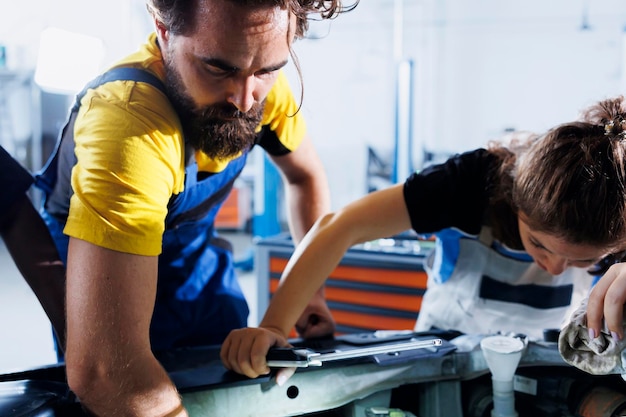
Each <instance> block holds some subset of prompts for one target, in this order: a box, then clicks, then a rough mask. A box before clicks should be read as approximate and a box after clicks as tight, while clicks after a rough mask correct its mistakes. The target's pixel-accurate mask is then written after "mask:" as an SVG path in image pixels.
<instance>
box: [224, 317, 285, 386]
mask: <svg viewBox="0 0 626 417" xmlns="http://www.w3.org/2000/svg"><path fill="white" fill-rule="evenodd" d="M273 346H277V347H290V346H291V345H290V344H289V342H287V339H286V338H285V337H284V336H283V335H282V333H281V332H280V331H278V330H275V329H270V328H263V327H258V328H257V327H246V328H243V329H236V330H233V331H231V332H230V334H229V335H228V337H227V338H226V340H225V341H224V343H223V344H222V349H221V351H220V358H221V359H222V362H223V363H224V366H225V367H226V368H227V369H230V370H232V371H235V372H237V373H239V374H243V375H246V376H248V377H250V378H256V377H258V376H259V375H265V374H268V373H269V372H270V368H269V366H267V360H266V359H265V357H266V356H267V352H268V351H269V349H270V348H271V347H273ZM291 374H293V370H292V371H291V372H289V371H285V372H282V375H283V376H282V377H280V378H279V376H280V375H278V376H277V382H278V383H279V385H281V382H283V383H284V382H285V381H286V380H287V379H288V378H289V376H291Z"/></svg>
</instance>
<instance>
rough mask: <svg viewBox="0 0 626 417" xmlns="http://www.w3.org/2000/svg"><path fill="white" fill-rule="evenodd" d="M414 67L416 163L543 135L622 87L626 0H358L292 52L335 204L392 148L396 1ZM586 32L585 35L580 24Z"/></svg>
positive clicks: (355, 192)
mask: <svg viewBox="0 0 626 417" xmlns="http://www.w3.org/2000/svg"><path fill="white" fill-rule="evenodd" d="M399 3H400V4H402V6H403V13H402V19H401V22H402V27H403V36H402V38H401V39H402V42H401V45H402V53H401V54H400V55H401V56H403V57H405V58H407V59H410V60H412V61H413V63H414V76H415V79H414V82H415V87H414V91H413V99H414V119H413V130H412V133H413V141H414V143H413V145H414V155H413V162H414V164H415V165H416V167H417V168H419V166H420V164H421V160H422V149H426V150H429V151H435V152H441V153H453V152H458V151H462V150H466V149H471V148H474V147H478V146H481V145H483V144H484V143H486V141H488V140H490V139H495V138H498V137H499V136H501V135H502V134H503V132H504V130H505V129H510V128H512V129H518V130H534V131H543V130H545V129H547V128H549V127H551V126H553V125H555V124H558V123H562V122H566V121H570V120H572V119H574V118H576V117H577V115H578V112H579V110H581V109H582V108H583V107H585V106H586V105H588V104H590V103H592V102H593V101H595V100H599V99H602V98H605V97H608V96H614V95H617V94H620V93H622V92H623V91H624V88H623V87H624V78H625V73H626V70H625V68H624V56H625V55H626V54H625V53H624V44H623V42H624V41H623V39H625V38H624V27H625V26H626V2H624V1H622V0H593V1H589V0H585V1H583V0H577V1H572V0H551V1H544V0H527V1H513V0H404V1H402V2H400V1H394V0H377V1H374V0H369V1H368V0H362V1H361V3H360V4H359V5H358V7H357V8H356V9H355V10H354V11H352V12H350V13H349V14H347V15H344V16H340V17H339V18H338V19H337V20H336V21H334V22H333V23H332V25H330V32H329V34H328V36H327V37H326V38H324V39H321V40H303V41H300V43H299V44H297V50H298V53H299V56H300V58H301V61H302V65H303V68H304V72H305V84H306V86H305V98H304V103H305V105H304V108H305V111H306V114H307V117H308V120H309V124H310V131H311V133H312V135H313V137H314V139H315V140H316V141H317V142H318V148H319V149H320V151H321V153H322V158H323V160H324V162H325V164H326V167H327V169H328V171H329V174H330V177H331V187H332V191H333V206H334V207H339V206H341V205H343V204H345V203H347V202H349V201H351V200H353V199H355V198H357V197H359V196H361V195H363V194H364V193H365V169H366V167H365V157H366V149H367V145H371V146H373V147H374V148H376V149H378V150H380V151H381V153H382V154H383V155H385V154H390V153H391V151H392V149H393V146H394V133H395V130H394V129H395V127H394V111H395V107H394V100H395V93H394V83H395V72H394V71H395V70H394V62H395V61H396V58H397V57H398V54H397V53H394V46H395V45H397V43H394V23H395V22H394V6H396V5H397V4H399ZM585 22H586V24H587V25H588V29H585V30H583V29H582V26H583V23H585Z"/></svg>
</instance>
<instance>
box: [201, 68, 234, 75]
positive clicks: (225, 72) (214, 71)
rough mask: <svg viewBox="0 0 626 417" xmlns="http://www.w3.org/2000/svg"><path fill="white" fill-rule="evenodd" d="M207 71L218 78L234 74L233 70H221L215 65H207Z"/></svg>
mask: <svg viewBox="0 0 626 417" xmlns="http://www.w3.org/2000/svg"><path fill="white" fill-rule="evenodd" d="M206 71H207V72H208V73H209V74H211V75H215V76H217V77H220V76H225V75H229V74H231V73H232V71H231V70H227V69H224V68H220V67H215V66H213V65H207V66H206Z"/></svg>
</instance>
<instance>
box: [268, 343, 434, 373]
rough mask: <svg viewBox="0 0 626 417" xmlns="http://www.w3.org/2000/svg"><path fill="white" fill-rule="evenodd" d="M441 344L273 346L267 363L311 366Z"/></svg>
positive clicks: (285, 365) (272, 365)
mask: <svg viewBox="0 0 626 417" xmlns="http://www.w3.org/2000/svg"><path fill="white" fill-rule="evenodd" d="M441 344H442V341H441V339H427V340H411V341H409V342H405V343H396V344H388V345H377V346H367V347H360V348H355V349H348V350H337V351H334V352H329V353H319V352H316V351H314V350H312V349H308V348H297V347H296V348H272V349H270V350H269V352H268V353H267V356H266V359H267V365H268V366H270V367H276V368H293V367H296V368H306V367H309V366H322V363H323V362H329V361H337V360H342V359H355V358H362V357H365V356H372V355H379V354H383V353H387V354H394V353H396V352H401V351H406V350H414V349H424V348H434V347H437V346H441Z"/></svg>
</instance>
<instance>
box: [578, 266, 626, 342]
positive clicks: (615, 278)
mask: <svg viewBox="0 0 626 417" xmlns="http://www.w3.org/2000/svg"><path fill="white" fill-rule="evenodd" d="M624 304H626V263H618V264H615V265H613V266H611V267H610V268H609V270H608V271H607V272H606V273H605V274H604V276H603V277H602V278H601V279H600V281H598V283H597V284H596V285H595V286H594V287H593V289H592V291H591V293H590V294H589V301H588V304H587V327H588V328H589V330H590V332H591V331H593V335H594V336H596V337H597V336H598V335H599V334H600V331H601V330H602V328H603V325H602V319H603V318H604V320H605V321H606V324H607V327H608V328H609V331H610V332H611V333H613V334H614V335H615V336H617V337H618V338H619V339H623V338H624V326H623V322H624ZM590 334H591V333H590Z"/></svg>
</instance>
